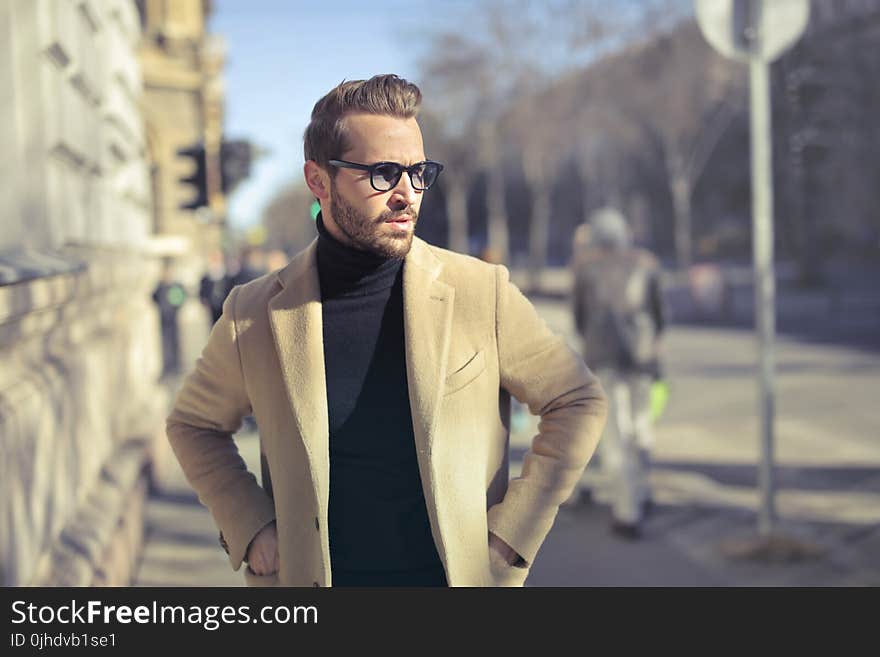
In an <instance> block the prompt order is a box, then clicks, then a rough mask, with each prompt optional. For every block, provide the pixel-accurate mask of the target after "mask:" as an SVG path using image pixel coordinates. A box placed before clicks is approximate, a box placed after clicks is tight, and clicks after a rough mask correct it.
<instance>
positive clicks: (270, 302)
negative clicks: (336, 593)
mask: <svg viewBox="0 0 880 657" xmlns="http://www.w3.org/2000/svg"><path fill="white" fill-rule="evenodd" d="M315 246H316V242H312V244H311V245H310V246H309V247H308V248H306V249H305V250H304V251H302V252H300V253H299V254H298V255H297V256H296V257H294V259H293V260H292V261H291V262H290V264H289V265H288V266H287V267H285V268H284V269H282V270H280V271H278V272H276V273H272V274H268V275H266V276H263V277H262V278H259V279H257V280H255V281H253V282H251V283H248V284H247V285H244V286H241V287H238V288H235V289H234V290H233V291H232V293H231V294H230V295H229V298H228V299H227V301H226V304H225V306H224V311H223V316H222V317H221V318H220V320H219V321H218V322H217V324H216V325H215V327H214V330H213V331H212V333H211V336H210V338H209V340H208V344H207V345H206V347H205V349H204V351H203V353H202V355H201V357H200V358H199V359H198V361H197V363H196V367H195V370H194V372H193V373H192V374H190V375H189V376H188V377H187V379H186V381H185V383H184V385H183V387H182V389H181V391H180V393H179V394H178V397H177V400H176V402H175V407H174V409H173V411H172V413H171V415H170V417H169V418H168V438H169V440H170V441H171V445H172V447H173V449H174V452H175V454H176V455H177V458H178V459H179V461H180V463H181V465H182V467H183V470H184V472H185V474H186V476H187V478H188V479H189V481H190V483H191V484H192V486H193V488H195V490H196V492H197V493H198V495H199V499H200V500H201V501H202V503H203V504H205V505H206V506H207V507H208V508H209V509H210V511H211V513H212V514H213V516H214V520H215V522H216V523H217V526H218V527H219V528H220V531H221V542H222V543H224V547H225V548H226V550H227V552H228V553H229V559H230V561H231V563H232V567H233V568H234V569H236V570H238V569H239V567H240V566H241V563H242V560H243V559H244V557H245V553H246V550H247V546H248V544H249V543H250V541H251V539H252V538H253V537H254V535H255V534H256V533H257V532H258V531H259V530H260V528H261V527H263V526H264V525H266V524H267V523H268V522H270V521H271V520H272V519H273V518H274V519H276V520H277V529H278V540H279V555H280V563H281V568H280V570H279V572H278V573H277V575H272V576H268V577H257V576H255V575H253V574H252V573H250V572H249V571H246V580H247V582H248V583H249V584H251V585H277V584H280V585H283V586H330V585H331V582H332V574H331V569H330V551H329V539H328V532H327V526H328V525H327V505H328V495H329V478H330V463H329V438H328V436H329V430H328V418H327V395H326V381H325V378H324V352H323V343H322V329H321V295H320V289H319V283H318V273H317V269H316V264H315ZM403 308H404V310H403V312H404V330H405V344H404V349H405V354H406V363H407V382H408V388H409V398H410V403H411V408H412V418H413V429H414V433H415V441H416V451H417V455H418V463H419V470H420V473H421V479H422V485H423V489H424V495H425V502H426V505H427V511H428V517H429V519H430V522H431V532H432V535H433V537H434V542H435V544H436V546H437V551H438V553H439V555H440V559H441V560H442V562H443V566H444V568H445V569H446V575H447V579H448V581H449V584H450V585H451V586H496V585H500V586H521V585H522V584H523V582H524V580H525V578H526V576H527V574H528V568H527V567H526V568H519V567H512V566H506V565H502V566H499V565H498V562H497V560H491V561H490V557H489V549H488V541H487V538H488V532H490V531H491V532H493V533H495V534H497V535H498V536H499V537H500V538H502V539H503V540H504V541H505V542H506V543H508V544H509V545H510V546H511V547H513V548H514V549H515V550H516V552H517V553H519V554H520V555H521V556H522V557H524V558H525V560H526V562H527V564H528V565H531V564H532V563H533V560H534V558H535V555H536V554H537V552H538V548H539V547H540V546H541V544H542V542H543V541H544V539H545V537H546V536H547V533H548V532H549V530H550V527H551V525H552V524H553V521H554V519H555V517H556V514H557V512H558V510H559V504H560V503H562V502H563V501H565V500H566V498H567V497H568V496H569V495H570V493H571V492H572V490H573V489H574V486H575V485H576V483H577V482H578V480H579V478H580V476H581V473H582V471H583V469H584V467H585V466H586V463H587V461H588V460H589V458H590V456H591V455H592V453H593V451H594V450H595V448H596V444H597V442H598V440H599V435H600V433H601V431H602V428H603V426H604V423H605V416H606V402H605V398H604V395H603V393H602V390H601V388H600V387H599V384H598V382H597V379H596V378H595V377H594V376H593V375H592V374H591V373H590V372H589V371H588V370H587V368H586V367H585V365H584V364H583V361H582V360H581V358H579V357H578V356H577V354H575V353H574V352H573V351H572V350H571V349H570V348H569V347H568V346H567V345H566V343H565V341H564V340H563V339H562V338H560V337H558V336H556V335H554V334H553V333H552V332H551V331H550V330H549V329H548V328H547V326H546V325H545V324H544V322H543V321H542V320H541V319H540V318H539V317H538V315H537V314H536V312H535V310H534V308H533V307H532V305H531V304H530V303H529V302H528V300H526V298H525V297H524V296H523V295H522V294H521V293H520V292H519V290H518V289H517V288H516V287H515V286H514V285H512V284H511V283H510V282H509V280H508V272H507V270H506V269H505V268H504V267H501V266H496V265H490V264H486V263H484V262H481V261H479V260H477V259H475V258H471V257H468V256H463V255H460V254H456V253H453V252H451V251H447V250H444V249H440V248H437V247H434V246H431V245H429V244H427V243H425V242H424V241H422V240H420V239H418V238H415V239H414V241H413V246H412V249H411V251H410V253H409V254H408V255H407V257H406V261H405V264H404V274H403ZM510 394H513V395H514V396H515V397H516V398H517V399H519V400H521V401H522V402H524V403H526V404H528V406H529V408H530V409H531V411H532V413H534V414H537V415H540V416H541V420H540V423H539V427H538V428H539V432H538V434H537V435H536V436H535V437H534V439H533V440H532V444H531V448H530V450H529V451H528V453H527V454H526V455H525V461H524V464H523V468H522V474H521V476H519V477H517V478H515V479H513V480H511V481H510V482H509V483H508V428H509V415H510ZM251 412H252V413H253V415H254V416H255V417H256V419H257V424H258V425H259V430H260V444H261V451H262V457H263V459H262V460H263V472H262V475H263V476H262V482H263V485H262V486H261V485H260V484H259V483H257V479H256V478H255V477H254V475H253V474H251V473H250V472H248V471H247V469H246V467H245V464H244V462H243V461H242V459H241V457H240V456H239V454H238V450H237V448H236V447H235V444H234V442H233V440H232V438H231V434H233V433H234V432H235V431H236V430H237V429H238V428H239V426H240V425H241V421H242V418H243V417H244V416H245V415H248V414H249V413H251ZM367 538H368V537H367Z"/></svg>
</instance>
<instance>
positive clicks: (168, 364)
mask: <svg viewBox="0 0 880 657" xmlns="http://www.w3.org/2000/svg"><path fill="white" fill-rule="evenodd" d="M184 301H186V290H185V289H184V287H183V285H182V284H181V283H179V282H178V281H176V280H174V279H173V277H172V271H171V265H170V263H167V262H166V263H165V264H164V265H163V267H162V274H161V278H160V280H159V284H158V285H157V286H156V289H155V290H153V302H154V303H155V304H156V307H157V308H158V309H159V322H160V328H161V331H162V378H165V377H168V376H174V375H176V374H179V373H180V329H179V326H178V322H177V314H178V313H179V312H180V307H181V306H182V305H183V302H184Z"/></svg>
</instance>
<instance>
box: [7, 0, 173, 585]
mask: <svg viewBox="0 0 880 657" xmlns="http://www.w3.org/2000/svg"><path fill="white" fill-rule="evenodd" d="M140 37H141V25H140V20H139V15H138V11H137V7H136V5H135V3H134V2H132V1H131V0H6V1H5V2H2V3H0V94H2V95H3V98H2V101H0V144H2V146H3V149H4V153H5V157H4V158H2V159H0V169H2V170H0V454H2V456H0V585H4V586H10V585H76V586H79V585H103V584H126V583H128V581H130V577H131V574H132V571H133V569H134V568H135V566H136V561H137V558H138V555H139V551H140V546H141V543H142V533H143V526H144V523H143V509H144V500H145V497H146V494H147V489H148V487H149V481H150V472H149V469H150V463H151V454H152V450H153V449H154V447H155V445H157V444H158V443H159V441H164V436H163V434H164V417H165V412H166V408H167V405H168V395H167V393H166V392H165V391H164V390H163V389H162V388H161V387H160V386H159V385H158V384H157V383H156V381H157V379H158V375H159V367H160V362H159V360H160V356H159V354H160V350H159V344H160V342H159V335H158V333H159V323H158V319H156V313H155V310H154V308H153V304H152V302H151V300H150V295H151V292H152V287H153V286H154V285H155V282H156V279H157V274H158V268H159V263H158V260H157V258H156V248H155V244H156V243H155V240H154V238H153V237H152V233H153V232H154V228H155V227H154V219H153V208H152V201H151V197H152V192H151V186H150V170H149V165H148V154H147V142H146V138H145V130H144V123H143V114H142V103H143V80H142V75H141V68H140V64H139V60H138V54H137V47H138V44H139V42H140Z"/></svg>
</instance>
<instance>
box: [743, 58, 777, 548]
mask: <svg viewBox="0 0 880 657" xmlns="http://www.w3.org/2000/svg"><path fill="white" fill-rule="evenodd" d="M749 68H750V71H749V73H750V75H749V88H750V111H751V128H752V129H751V133H752V134H751V141H752V153H751V155H752V250H753V259H754V279H755V318H756V322H757V326H756V328H757V334H758V354H759V357H758V362H759V366H758V382H759V400H758V406H759V408H760V416H761V462H760V466H759V470H758V479H759V483H760V489H761V505H760V509H759V513H758V533H759V534H761V535H763V536H767V535H769V534H770V533H771V532H772V531H773V523H774V520H775V517H776V510H775V508H774V497H773V492H774V491H773V414H774V402H775V390H774V380H773V376H774V360H773V340H774V333H775V330H776V321H775V320H776V314H775V313H776V311H775V283H774V277H773V168H772V148H773V146H772V141H771V139H772V130H771V125H770V122H771V118H770V65H769V63H767V62H764V61H761V59H760V58H758V57H752V58H750V64H749Z"/></svg>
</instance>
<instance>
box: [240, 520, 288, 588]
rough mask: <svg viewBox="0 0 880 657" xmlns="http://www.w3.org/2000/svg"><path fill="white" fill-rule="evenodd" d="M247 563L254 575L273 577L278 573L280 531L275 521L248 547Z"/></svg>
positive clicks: (264, 528)
mask: <svg viewBox="0 0 880 657" xmlns="http://www.w3.org/2000/svg"><path fill="white" fill-rule="evenodd" d="M245 561H247V563H248V567H249V568H250V569H251V572H252V573H253V574H254V575H272V574H273V573H277V572H278V568H279V567H280V562H279V558H278V531H277V530H276V529H275V521H274V520H273V521H272V522H270V523H269V524H268V525H266V526H265V527H263V528H262V529H261V530H260V531H259V532H258V533H257V535H256V536H254V538H253V540H252V541H251V544H250V545H249V546H248V550H247V555H246V556H245Z"/></svg>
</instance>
